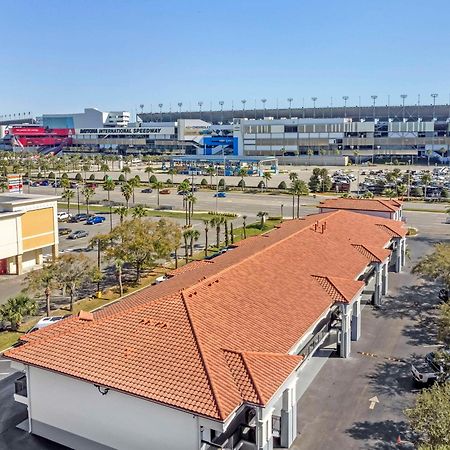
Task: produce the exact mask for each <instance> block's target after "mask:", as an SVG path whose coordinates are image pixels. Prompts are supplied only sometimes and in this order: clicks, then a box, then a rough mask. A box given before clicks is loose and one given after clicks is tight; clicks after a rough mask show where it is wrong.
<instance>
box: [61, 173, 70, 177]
mask: <svg viewBox="0 0 450 450" xmlns="http://www.w3.org/2000/svg"><path fill="white" fill-rule="evenodd" d="M66 178H69V175H67V173H66V172H64V173H63V174H62V175H61V179H66Z"/></svg>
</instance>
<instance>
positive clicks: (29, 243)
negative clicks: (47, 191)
mask: <svg viewBox="0 0 450 450" xmlns="http://www.w3.org/2000/svg"><path fill="white" fill-rule="evenodd" d="M58 198H59V197H56V196H46V195H35V194H21V193H15V194H12V193H8V194H0V276H1V275H7V274H15V275H21V274H22V273H24V272H27V271H30V270H33V269H34V268H35V267H37V266H41V265H42V262H43V249H44V248H47V247H50V248H51V253H52V257H53V258H54V257H56V256H57V255H58V243H59V240H58V218H57V200H58Z"/></svg>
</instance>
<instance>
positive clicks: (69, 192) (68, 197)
mask: <svg viewBox="0 0 450 450" xmlns="http://www.w3.org/2000/svg"><path fill="white" fill-rule="evenodd" d="M74 197H75V192H73V191H72V190H71V189H64V191H63V193H62V198H63V199H65V200H67V213H69V212H70V200H72V199H73V198H74Z"/></svg>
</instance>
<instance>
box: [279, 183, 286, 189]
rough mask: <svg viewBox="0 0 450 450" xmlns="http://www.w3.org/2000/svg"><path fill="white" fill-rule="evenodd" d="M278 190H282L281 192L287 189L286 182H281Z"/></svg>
mask: <svg viewBox="0 0 450 450" xmlns="http://www.w3.org/2000/svg"><path fill="white" fill-rule="evenodd" d="M278 189H280V190H285V189H287V185H286V181H281V182H280V183H279V184H278Z"/></svg>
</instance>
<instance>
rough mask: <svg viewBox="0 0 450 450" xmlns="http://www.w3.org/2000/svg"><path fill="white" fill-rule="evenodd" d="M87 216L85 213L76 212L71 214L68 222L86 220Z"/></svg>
mask: <svg viewBox="0 0 450 450" xmlns="http://www.w3.org/2000/svg"><path fill="white" fill-rule="evenodd" d="M88 219H89V216H88V215H87V214H84V213H81V214H76V215H75V216H73V217H72V218H71V219H70V222H72V223H77V222H84V221H85V220H88Z"/></svg>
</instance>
